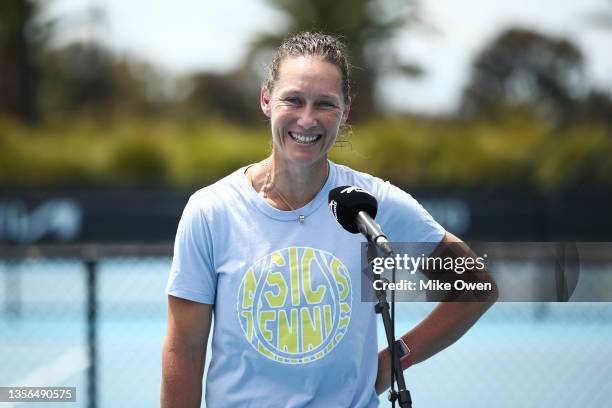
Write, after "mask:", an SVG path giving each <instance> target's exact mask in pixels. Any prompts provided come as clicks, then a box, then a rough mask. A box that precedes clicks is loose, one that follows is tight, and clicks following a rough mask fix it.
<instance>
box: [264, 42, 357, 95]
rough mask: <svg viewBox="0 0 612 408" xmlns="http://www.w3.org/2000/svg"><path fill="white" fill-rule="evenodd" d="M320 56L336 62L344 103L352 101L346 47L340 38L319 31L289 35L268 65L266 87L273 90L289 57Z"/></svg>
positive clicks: (270, 90)
mask: <svg viewBox="0 0 612 408" xmlns="http://www.w3.org/2000/svg"><path fill="white" fill-rule="evenodd" d="M301 56H320V57H323V59H324V60H325V61H327V62H329V63H331V64H334V65H335V66H337V67H338V69H339V70H340V73H341V74H342V94H343V96H344V103H345V104H347V105H348V103H349V102H350V92H351V84H350V78H349V73H350V63H349V60H348V57H347V55H346V47H345V45H344V43H343V42H342V41H340V39H339V38H337V37H334V36H332V35H328V34H322V33H318V32H309V31H303V32H300V33H297V34H294V35H292V36H290V37H287V38H285V39H284V40H283V42H282V44H281V45H280V46H279V47H278V49H277V50H276V54H275V55H274V59H272V64H271V65H270V66H269V67H268V75H267V78H266V80H265V81H264V83H263V86H264V88H265V89H267V90H268V91H269V92H272V90H273V88H274V83H275V82H276V80H277V79H278V69H279V67H280V64H281V62H282V61H283V60H284V59H285V58H287V57H301Z"/></svg>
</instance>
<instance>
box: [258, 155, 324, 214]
mask: <svg viewBox="0 0 612 408" xmlns="http://www.w3.org/2000/svg"><path fill="white" fill-rule="evenodd" d="M256 167H259V168H260V169H259V172H258V171H257V170H258V169H255V172H256V175H258V177H256V180H254V182H253V185H254V187H255V189H256V190H257V191H258V192H259V193H260V195H262V196H263V197H264V199H266V200H267V201H268V202H269V203H270V204H272V205H273V206H275V207H277V208H280V209H283V210H295V209H298V208H301V207H303V206H304V205H306V204H308V203H309V202H310V201H311V200H312V199H313V198H314V197H315V196H316V195H317V194H318V193H319V191H321V189H322V188H323V185H324V184H325V182H326V181H327V177H328V172H329V169H328V163H327V158H323V159H321V160H320V161H319V162H316V163H313V164H310V165H304V166H296V165H292V164H290V163H287V162H286V161H285V160H283V158H280V157H278V156H277V155H275V154H274V153H273V154H272V155H271V156H270V157H268V158H267V159H266V160H264V161H263V162H260V163H259V164H258V165H257V166H256ZM261 169H263V170H264V171H261ZM268 173H269V175H268ZM258 187H259V188H258Z"/></svg>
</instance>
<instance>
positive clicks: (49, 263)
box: [0, 245, 612, 408]
mask: <svg viewBox="0 0 612 408" xmlns="http://www.w3.org/2000/svg"><path fill="white" fill-rule="evenodd" d="M170 263H171V246H170V245H157V246H73V247H66V246H49V247H3V248H0V362H2V364H0V386H72V387H76V388H77V402H76V403H54V404H53V406H55V407H72V408H74V407H105V408H106V407H108V408H110V407H123V406H126V407H127V406H129V407H134V408H138V407H153V406H159V385H160V380H161V347H162V342H163V337H164V334H165V325H166V296H165V295H164V287H165V283H166V279H167V276H168V272H169V268H170ZM610 268H612V262H609V261H607V263H606V262H602V261H601V260H599V261H598V262H597V263H596V264H593V265H592V267H590V269H591V270H592V271H594V272H593V273H602V270H603V271H608V272H609V271H610ZM584 273H587V274H588V273H590V272H589V266H588V264H587V265H586V267H584V266H583V274H584ZM434 306H435V304H432V303H398V305H397V306H396V313H397V316H398V320H397V324H396V327H397V329H396V330H397V332H403V331H406V330H407V329H409V328H410V327H412V326H413V325H414V324H416V323H417V322H418V321H419V320H420V319H422V318H423V317H424V316H425V315H426V314H427V313H428V311H430V310H431V309H432V308H433V307H434ZM611 338H612V304H611V303H584V302H583V303H498V304H496V305H494V306H493V308H492V309H491V310H490V311H489V312H488V313H487V314H486V315H485V316H484V317H483V318H482V319H481V321H479V322H478V323H477V324H476V326H474V328H473V329H472V330H470V331H469V332H468V333H467V334H466V335H465V336H464V337H463V338H462V339H461V340H459V341H458V342H457V343H455V344H454V345H453V346H451V347H450V348H449V349H447V350H445V351H443V352H442V353H440V354H439V355H437V356H434V357H433V358H431V359H429V360H427V361H425V362H423V363H421V364H418V365H416V366H414V367H411V368H410V369H409V370H407V371H406V381H407V384H408V387H409V389H410V391H411V393H412V396H413V401H414V406H415V407H457V406H459V407H491V406H495V407H517V406H521V407H570V406H571V407H575V406H580V407H603V406H608V405H609V395H612V383H611V382H610V381H609V379H610V378H612V364H610V363H609V362H610V361H612V342H610V339H611ZM383 339H384V337H383V331H382V324H379V347H381V348H382V346H383V345H384V340H383ZM209 352H210V350H209ZM207 360H208V361H210V357H208V358H207ZM203 405H204V404H203ZM0 406H1V407H8V406H12V405H11V404H9V403H0ZM14 406H27V405H24V404H21V405H19V404H14ZM381 406H390V403H388V402H387V401H386V400H385V396H384V395H382V396H381Z"/></svg>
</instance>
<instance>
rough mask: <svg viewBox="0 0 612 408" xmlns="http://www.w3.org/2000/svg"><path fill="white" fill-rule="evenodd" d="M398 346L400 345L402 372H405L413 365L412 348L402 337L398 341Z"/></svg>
mask: <svg viewBox="0 0 612 408" xmlns="http://www.w3.org/2000/svg"><path fill="white" fill-rule="evenodd" d="M397 344H398V345H399V349H398V351H399V356H400V364H401V365H402V370H405V369H407V368H408V367H410V366H411V365H412V364H413V363H412V356H411V352H410V347H408V346H407V345H406V342H405V341H404V339H402V338H401V337H400V338H399V340H397Z"/></svg>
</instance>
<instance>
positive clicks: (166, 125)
mask: <svg viewBox="0 0 612 408" xmlns="http://www.w3.org/2000/svg"><path fill="white" fill-rule="evenodd" d="M343 139H346V140H347V142H346V143H342V144H340V143H339V147H336V148H334V149H333V151H332V155H331V157H332V160H334V161H336V162H337V163H342V164H346V165H348V166H351V167H353V168H355V169H357V170H361V171H365V172H369V173H371V174H374V175H377V176H379V177H381V178H384V179H389V180H391V181H393V182H394V183H396V184H401V185H406V184H408V185H413V186H423V187H477V188H478V187H486V186H520V187H530V188H535V189H541V190H553V189H568V188H609V187H611V186H612V135H611V134H610V130H609V128H606V127H604V126H603V125H596V124H592V123H590V124H589V123H585V124H580V125H575V126H573V127H571V128H569V129H567V130H563V131H558V130H553V128H551V127H548V125H546V124H545V122H543V121H542V120H541V119H538V118H537V117H536V116H535V115H532V114H530V113H529V112H526V111H519V110H516V111H508V112H506V113H505V114H504V115H503V117H502V118H501V119H500V120H499V121H498V122H495V123H492V122H485V121H477V122H466V121H460V120H454V119H435V120H434V119H423V118H406V117H396V118H388V119H378V120H376V121H370V122H367V123H364V124H362V125H359V126H357V127H356V128H354V129H353V134H352V135H350V136H348V137H343ZM340 145H341V147H340ZM269 153H270V135H269V129H268V128H267V126H265V125H264V124H262V125H261V126H259V127H255V128H250V127H237V126H233V125H230V124H228V123H227V122H222V121H217V120H212V119H209V120H206V121H200V122H188V123H186V122H180V123H179V122H169V121H167V122H164V121H156V122H147V121H141V120H134V119H130V120H127V119H126V120H122V121H119V122H111V123H110V124H109V125H107V126H102V125H101V124H100V123H97V122H88V121H84V120H80V121H72V122H64V123H55V124H47V125H44V126H43V127H38V128H32V127H25V126H22V125H20V124H18V123H15V122H7V121H5V122H2V121H0V185H1V186H3V187H17V188H25V187H36V188H50V187H81V188H83V187H86V188H101V187H102V188H116V187H130V186H157V187H163V188H169V187H171V188H186V189H193V188H196V187H198V186H202V185H206V184H208V183H210V182H212V181H214V180H217V179H219V178H221V177H223V176H225V175H227V174H229V173H230V172H232V171H234V170H235V169H236V168H239V167H241V166H244V165H247V164H249V163H253V162H256V161H259V160H261V159H263V158H264V157H265V156H266V155H268V154H269Z"/></svg>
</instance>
